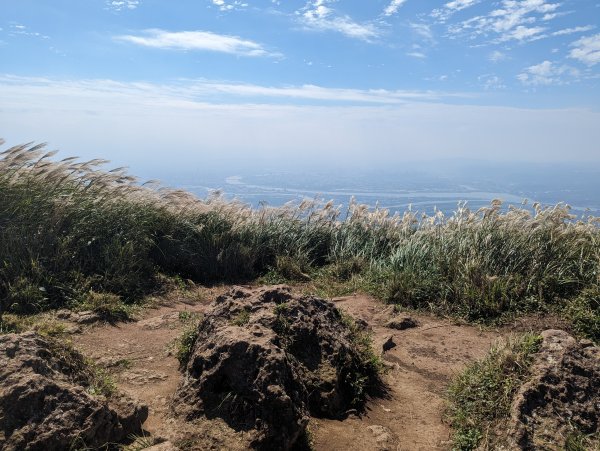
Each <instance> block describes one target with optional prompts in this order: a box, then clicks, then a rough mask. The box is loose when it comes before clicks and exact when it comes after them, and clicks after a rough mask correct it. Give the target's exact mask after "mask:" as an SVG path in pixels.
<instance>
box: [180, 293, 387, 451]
mask: <svg viewBox="0 0 600 451" xmlns="http://www.w3.org/2000/svg"><path fill="white" fill-rule="evenodd" d="M363 334H364V333H363V332H360V331H359V330H358V328H356V327H354V326H352V324H351V322H350V321H349V320H347V319H344V318H343V317H342V315H341V314H340V312H339V311H338V310H337V309H336V308H335V307H334V305H333V304H332V303H330V302H328V301H325V300H322V299H318V298H314V297H299V296H293V295H292V294H291V291H290V289H289V288H286V287H274V288H264V289H257V290H250V289H245V288H235V289H232V290H231V291H230V292H229V293H228V294H226V295H224V296H220V297H219V298H217V299H216V301H215V302H214V303H213V304H212V306H211V307H210V308H209V310H208V312H207V313H206V314H205V316H204V319H203V321H202V322H201V323H200V326H199V329H198V337H197V339H196V342H195V345H194V348H193V352H192V355H191V358H190V360H189V362H188V363H187V366H186V367H185V369H184V371H185V375H184V379H183V382H182V383H181V385H180V387H179V389H178V390H177V394H176V397H175V401H174V404H173V406H174V410H175V412H176V413H177V414H179V415H183V416H185V417H186V418H187V419H189V420H192V419H194V418H199V417H202V416H204V417H206V418H215V417H220V418H222V419H224V420H225V421H226V422H227V423H228V424H229V426H231V427H232V428H233V429H235V430H237V431H244V432H245V433H246V434H245V435H246V436H248V435H249V434H250V435H251V436H252V437H253V439H252V440H251V446H253V447H256V448H268V449H288V448H290V447H291V446H292V445H293V444H294V443H295V442H296V440H297V439H298V437H299V436H300V435H301V434H302V433H303V432H304V430H305V427H306V424H307V422H308V416H309V414H312V415H317V416H328V417H340V416H343V415H344V413H345V412H346V411H347V410H348V409H350V408H355V407H359V405H360V403H361V401H362V400H363V399H364V396H365V389H366V388H367V386H368V385H369V384H372V383H374V382H375V381H376V380H377V369H376V366H375V363H374V362H373V360H372V359H370V357H371V356H370V354H369V352H370V351H369V348H368V341H367V340H366V338H365V336H364V335H363ZM359 338H360V339H359Z"/></svg>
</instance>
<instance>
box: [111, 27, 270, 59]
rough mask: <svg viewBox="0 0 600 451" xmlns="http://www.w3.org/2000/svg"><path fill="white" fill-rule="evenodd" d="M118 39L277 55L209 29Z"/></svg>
mask: <svg viewBox="0 0 600 451" xmlns="http://www.w3.org/2000/svg"><path fill="white" fill-rule="evenodd" d="M116 39H118V40H121V41H126V42H131V43H133V44H137V45H141V46H145V47H153V48H159V49H170V50H200V51H201V50H204V51H211V52H222V53H231V54H234V55H243V56H279V54H276V53H271V52H269V51H267V50H266V49H265V48H264V47H263V45H261V44H259V43H257V42H254V41H251V40H248V39H242V38H240V37H237V36H229V35H222V34H217V33H211V32H210V31H165V30H160V29H150V30H144V32H143V34H141V35H123V36H117V38H116Z"/></svg>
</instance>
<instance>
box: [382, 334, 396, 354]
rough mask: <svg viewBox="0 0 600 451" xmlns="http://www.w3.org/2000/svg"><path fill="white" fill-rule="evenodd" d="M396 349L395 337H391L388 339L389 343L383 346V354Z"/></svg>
mask: <svg viewBox="0 0 600 451" xmlns="http://www.w3.org/2000/svg"><path fill="white" fill-rule="evenodd" d="M395 347H396V343H394V337H393V336H391V337H390V338H388V339H387V341H386V342H385V343H384V344H383V352H387V351H389V350H390V349H392V348H395Z"/></svg>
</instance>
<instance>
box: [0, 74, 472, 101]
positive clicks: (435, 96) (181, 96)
mask: <svg viewBox="0 0 600 451" xmlns="http://www.w3.org/2000/svg"><path fill="white" fill-rule="evenodd" d="M0 85H3V86H4V87H5V88H7V87H10V86H28V89H29V90H31V91H32V92H34V91H36V90H44V89H45V88H46V87H47V86H52V87H53V89H56V91H57V92H68V91H71V92H81V93H84V92H85V93H86V95H94V96H95V95H97V96H98V97H101V96H102V95H104V94H105V93H107V92H110V91H114V92H116V93H119V94H120V95H121V96H122V97H128V98H129V97H131V98H133V97H136V96H138V97H140V98H143V99H145V100H144V101H145V102H148V103H150V104H163V103H165V102H167V103H168V99H170V101H173V102H174V104H176V105H179V106H181V105H183V103H184V102H189V104H190V105H193V104H195V103H202V102H208V101H214V100H215V99H218V100H220V101H224V100H226V101H230V100H231V99H232V98H234V99H236V101H237V102H239V101H240V99H243V98H245V99H248V101H252V102H265V101H268V99H273V98H287V99H290V100H311V101H316V102H318V103H346V104H347V103H354V104H369V103H371V104H389V105H392V104H402V103H406V102H408V101H433V100H439V99H442V98H449V97H463V98H465V97H470V96H471V94H467V93H444V92H435V91H408V90H389V89H351V88H327V87H323V86H316V85H310V84H305V85H300V86H283V87H274V86H261V85H254V84H248V83H224V82H217V81H209V80H191V79H181V80H178V81H177V82H173V83H171V84H169V85H157V84H152V83H121V82H115V81H106V80H79V81H75V82H74V81H56V80H51V79H45V78H32V77H16V76H4V77H0Z"/></svg>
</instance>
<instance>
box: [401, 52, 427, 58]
mask: <svg viewBox="0 0 600 451" xmlns="http://www.w3.org/2000/svg"><path fill="white" fill-rule="evenodd" d="M406 55H407V56H412V57H413V58H419V59H425V58H427V55H425V54H424V53H423V52H408V53H407V54H406Z"/></svg>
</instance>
